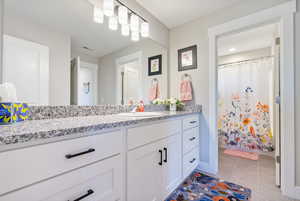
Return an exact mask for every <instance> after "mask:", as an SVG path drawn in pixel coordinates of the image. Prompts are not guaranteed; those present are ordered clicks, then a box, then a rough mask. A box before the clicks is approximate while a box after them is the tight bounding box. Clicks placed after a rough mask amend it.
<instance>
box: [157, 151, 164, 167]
mask: <svg viewBox="0 0 300 201" xmlns="http://www.w3.org/2000/svg"><path fill="white" fill-rule="evenodd" d="M158 152H159V153H160V162H159V163H158V165H160V166H162V164H163V153H162V150H159V151H158Z"/></svg>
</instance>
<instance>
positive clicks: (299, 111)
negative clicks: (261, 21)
mask: <svg viewBox="0 0 300 201" xmlns="http://www.w3.org/2000/svg"><path fill="white" fill-rule="evenodd" d="M295 25H296V31H295V39H296V42H295V48H296V52H295V57H296V59H295V60H296V73H295V82H296V83H295V86H296V87H295V96H296V100H295V103H296V122H295V123H296V164H297V165H296V178H297V186H300V1H299V0H297V14H296V17H295Z"/></svg>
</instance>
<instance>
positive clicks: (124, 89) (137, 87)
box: [116, 52, 142, 105]
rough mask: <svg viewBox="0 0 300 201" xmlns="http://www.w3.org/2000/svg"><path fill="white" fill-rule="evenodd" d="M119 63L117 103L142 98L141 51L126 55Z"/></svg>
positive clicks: (122, 103) (118, 60)
mask: <svg viewBox="0 0 300 201" xmlns="http://www.w3.org/2000/svg"><path fill="white" fill-rule="evenodd" d="M116 64H117V75H116V77H117V80H116V81H117V96H116V97H117V100H116V102H117V104H121V105H126V104H129V103H130V102H136V101H139V100H142V88H141V87H142V85H141V80H142V79H141V76H142V74H141V53H140V52H138V53H135V54H132V55H128V56H124V57H121V58H119V59H117V61H116Z"/></svg>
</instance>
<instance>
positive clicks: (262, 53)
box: [218, 48, 271, 65]
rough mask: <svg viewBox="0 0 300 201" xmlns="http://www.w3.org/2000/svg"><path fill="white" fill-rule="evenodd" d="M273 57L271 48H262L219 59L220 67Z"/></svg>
mask: <svg viewBox="0 0 300 201" xmlns="http://www.w3.org/2000/svg"><path fill="white" fill-rule="evenodd" d="M267 56H271V48H262V49H257V50H251V51H246V52H239V53H235V54H230V55H226V56H220V57H218V63H219V65H222V64H227V63H232V62H239V61H245V60H248V59H257V58H260V57H267Z"/></svg>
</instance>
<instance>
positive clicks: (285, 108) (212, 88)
mask: <svg viewBox="0 0 300 201" xmlns="http://www.w3.org/2000/svg"><path fill="white" fill-rule="evenodd" d="M295 12H296V0H292V1H290V2H287V3H284V4H280V5H278V6H275V7H272V8H269V9H265V10H263V11H259V12H257V13H254V14H251V15H248V16H245V17H242V18H239V19H236V20H232V21H230V22H228V23H225V24H221V25H218V26H215V27H212V28H209V30H208V35H209V103H210V105H209V136H210V137H209V139H210V142H209V143H210V144H209V145H210V146H209V147H210V148H209V159H210V161H209V168H210V172H211V173H214V174H216V173H217V172H218V132H217V106H218V105H217V98H218V97H217V90H218V89H217V87H218V85H217V80H218V77H217V76H218V75H217V39H218V37H220V36H224V35H227V34H231V33H234V32H239V31H242V30H245V29H248V28H253V27H256V26H259V25H263V24H268V23H274V22H279V26H280V35H281V41H282V46H281V47H282V48H281V58H280V59H281V63H280V68H281V72H282V73H281V75H280V79H281V133H282V134H283V135H281V145H282V151H281V153H282V154H281V167H282V172H281V181H282V183H281V190H282V193H283V194H284V195H288V196H290V197H294V198H299V197H300V186H296V177H295V175H296V167H295V112H294V111H295V99H294V96H295V95H294V93H295V92H294V88H295V86H294V84H295V83H294V70H295V69H294V68H295V64H294V13H295Z"/></svg>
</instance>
